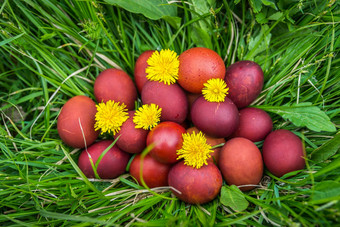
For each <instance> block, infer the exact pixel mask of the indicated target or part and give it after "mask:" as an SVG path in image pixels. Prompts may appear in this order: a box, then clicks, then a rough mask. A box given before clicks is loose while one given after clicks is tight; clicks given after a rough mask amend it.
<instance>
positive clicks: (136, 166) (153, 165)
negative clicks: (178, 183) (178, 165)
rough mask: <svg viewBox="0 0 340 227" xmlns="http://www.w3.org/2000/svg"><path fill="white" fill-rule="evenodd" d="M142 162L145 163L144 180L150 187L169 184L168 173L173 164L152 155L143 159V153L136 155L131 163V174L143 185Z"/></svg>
mask: <svg viewBox="0 0 340 227" xmlns="http://www.w3.org/2000/svg"><path fill="white" fill-rule="evenodd" d="M141 164H142V165H143V180H144V182H145V184H146V185H147V186H148V187H149V188H155V187H162V186H168V174H169V171H170V168H171V165H167V164H164V163H160V162H157V161H156V160H155V159H153V158H152V157H151V156H150V155H146V156H145V157H144V159H143V162H142V159H141V154H138V155H136V156H135V157H134V158H133V160H132V162H131V165H130V174H131V176H133V177H134V178H135V179H136V180H137V181H138V183H139V185H142V181H141V178H140V169H141Z"/></svg>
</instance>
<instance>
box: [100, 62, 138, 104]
mask: <svg viewBox="0 0 340 227" xmlns="http://www.w3.org/2000/svg"><path fill="white" fill-rule="evenodd" d="M94 95H95V97H96V100H97V102H98V103H100V102H107V101H109V100H113V101H115V102H120V103H124V104H125V105H126V108H127V109H128V110H134V109H135V101H136V100H137V89H136V87H135V85H134V83H133V81H132V79H131V78H130V76H129V75H128V74H127V73H126V72H124V71H123V70H120V69H106V70H104V71H103V72H101V73H100V74H99V75H98V77H97V78H96V80H95V82H94Z"/></svg>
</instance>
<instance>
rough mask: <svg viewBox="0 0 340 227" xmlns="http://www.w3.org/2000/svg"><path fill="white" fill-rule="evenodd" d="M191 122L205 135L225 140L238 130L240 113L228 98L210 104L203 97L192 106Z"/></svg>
mask: <svg viewBox="0 0 340 227" xmlns="http://www.w3.org/2000/svg"><path fill="white" fill-rule="evenodd" d="M191 120H192V122H193V124H194V125H195V126H196V127H197V128H198V129H199V130H201V131H202V132H204V133H205V134H207V135H209V136H212V137H216V138H224V137H228V136H230V135H231V134H233V133H234V132H235V130H236V129H237V127H238V125H239V113H238V109H237V107H236V106H235V105H234V103H233V102H232V101H231V100H230V99H228V98H225V100H224V102H208V101H206V100H205V99H204V97H203V96H201V97H199V98H198V99H196V101H195V102H194V103H193V104H192V107H191Z"/></svg>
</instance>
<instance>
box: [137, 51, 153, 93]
mask: <svg viewBox="0 0 340 227" xmlns="http://www.w3.org/2000/svg"><path fill="white" fill-rule="evenodd" d="M153 52H155V51H154V50H147V51H144V52H143V53H142V54H141V55H139V57H138V58H137V61H136V64H135V71H134V78H135V83H136V86H137V90H138V92H139V93H141V92H142V88H143V86H144V84H145V83H146V81H148V79H147V78H146V75H147V74H146V72H145V69H146V68H147V67H148V66H149V64H148V63H147V60H148V59H149V58H150V57H151V55H152V54H153Z"/></svg>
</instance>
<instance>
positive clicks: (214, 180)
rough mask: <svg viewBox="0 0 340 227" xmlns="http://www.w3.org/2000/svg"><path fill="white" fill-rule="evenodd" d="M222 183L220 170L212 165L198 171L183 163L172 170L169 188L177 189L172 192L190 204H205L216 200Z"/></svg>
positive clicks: (177, 164)
mask: <svg viewBox="0 0 340 227" xmlns="http://www.w3.org/2000/svg"><path fill="white" fill-rule="evenodd" d="M222 181H223V180H222V175H221V172H220V170H219V169H218V168H217V166H216V165H214V164H212V163H210V164H208V165H204V166H203V167H201V168H199V169H196V168H193V167H191V166H187V165H184V161H181V162H178V163H176V164H175V165H174V166H173V167H172V168H171V170H170V172H169V177H168V182H169V186H171V187H173V188H175V189H176V190H173V189H172V192H173V193H174V194H175V195H176V196H177V197H178V198H179V199H180V200H182V201H184V202H186V203H190V204H203V203H207V202H210V201H211V200H213V199H215V198H216V197H217V196H218V194H219V193H220V190H221V187H222ZM178 191H179V192H180V193H179V192H178Z"/></svg>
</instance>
